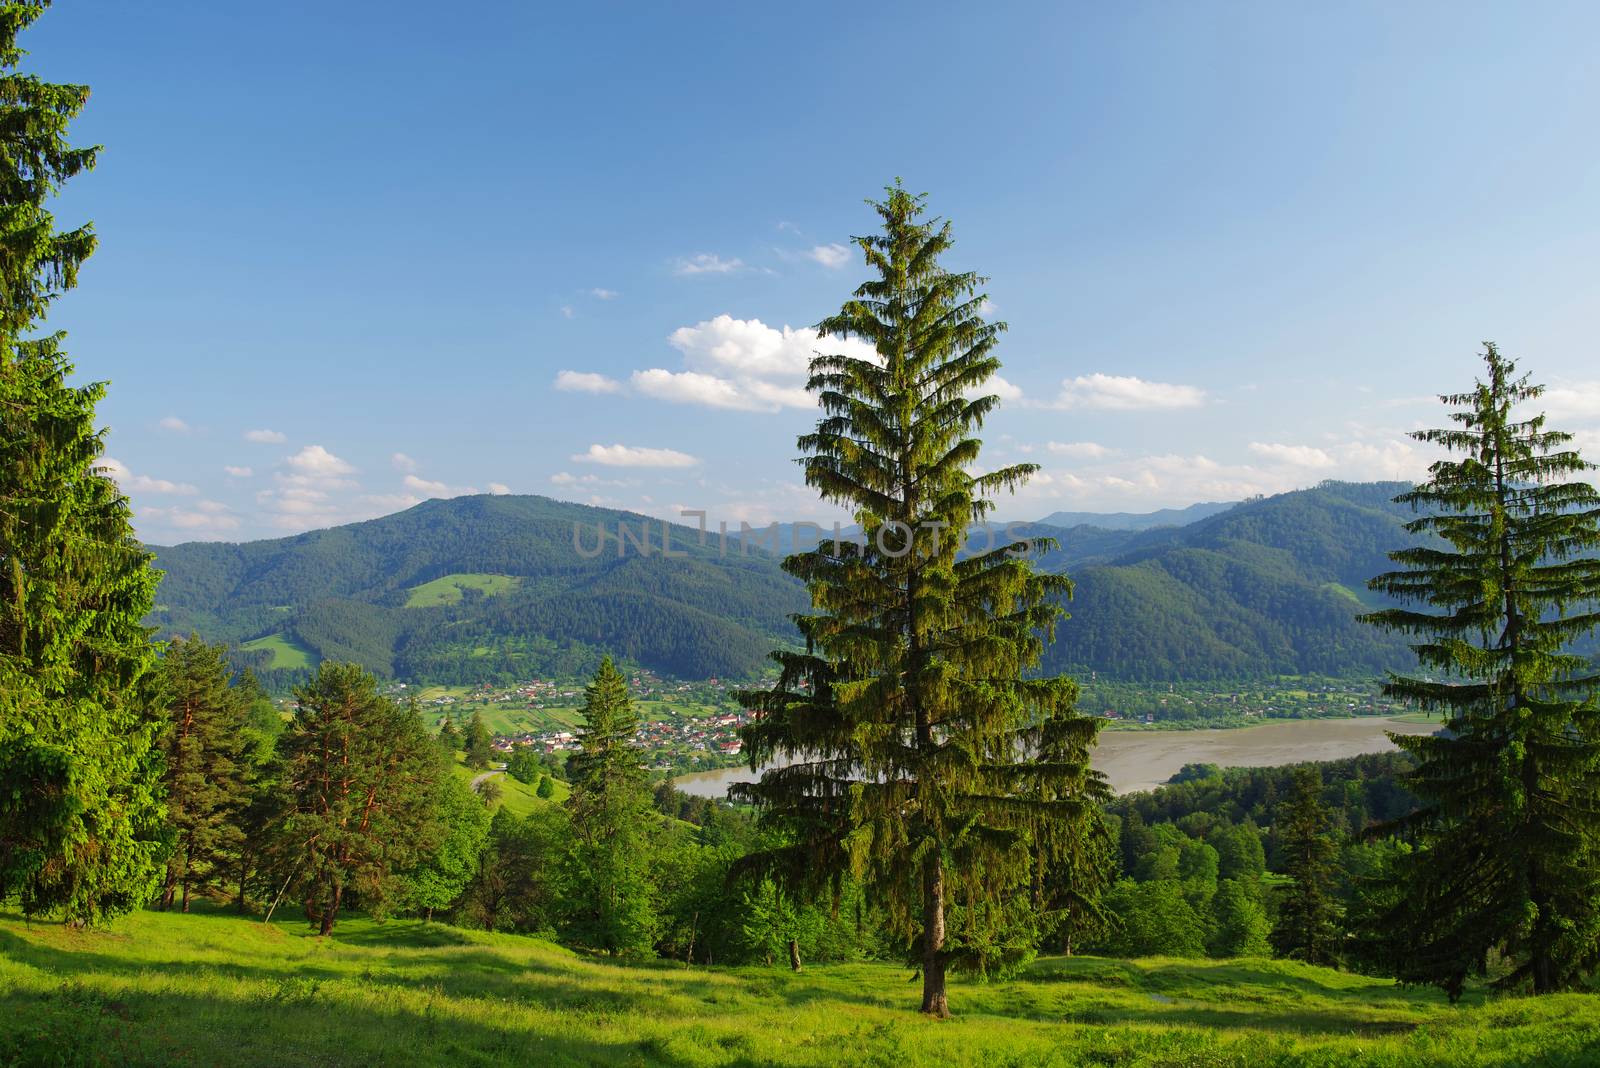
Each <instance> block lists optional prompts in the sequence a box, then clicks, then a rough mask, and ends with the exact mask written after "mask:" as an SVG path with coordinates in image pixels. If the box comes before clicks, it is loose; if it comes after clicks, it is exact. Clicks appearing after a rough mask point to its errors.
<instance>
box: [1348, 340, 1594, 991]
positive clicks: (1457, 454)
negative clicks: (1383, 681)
mask: <svg viewBox="0 0 1600 1068" xmlns="http://www.w3.org/2000/svg"><path fill="white" fill-rule="evenodd" d="M1483 359H1484V366H1485V375H1484V377H1483V378H1482V379H1480V380H1479V381H1478V382H1477V384H1476V386H1475V388H1473V389H1472V390H1471V391H1469V392H1466V393H1459V394H1454V395H1448V396H1444V397H1442V398H1441V400H1443V402H1444V403H1445V404H1446V405H1447V406H1448V407H1450V408H1451V409H1453V410H1452V411H1451V412H1450V419H1451V421H1452V422H1453V423H1454V424H1455V425H1454V426H1451V427H1447V428H1444V429H1434V430H1424V431H1418V432H1417V433H1416V434H1415V435H1414V436H1415V437H1416V438H1417V439H1418V440H1420V441H1424V442H1427V443H1429V444H1433V445H1436V446H1440V447H1442V448H1443V449H1445V450H1446V451H1447V454H1448V455H1447V458H1445V459H1442V460H1440V461H1439V462H1437V463H1435V464H1434V465H1433V466H1432V468H1431V469H1430V477H1429V479H1428V481H1427V482H1425V483H1423V484H1422V485H1419V486H1417V487H1416V488H1415V489H1413V490H1412V491H1410V492H1408V493H1405V494H1402V495H1401V496H1400V497H1399V498H1397V499H1398V500H1400V501H1402V502H1405V503H1408V504H1410V505H1412V506H1413V507H1415V508H1416V509H1418V510H1419V512H1421V513H1422V514H1421V515H1420V516H1419V517H1418V518H1417V519H1415V520H1413V521H1412V522H1411V523H1410V524H1409V527H1408V529H1409V530H1410V531H1411V532H1412V533H1414V534H1417V535H1420V536H1423V537H1425V538H1426V539H1428V540H1427V541H1425V542H1424V544H1422V545H1419V546H1415V547H1412V548H1409V549H1404V550H1401V551H1399V552H1395V553H1391V554H1390V558H1391V559H1392V560H1394V561H1395V562H1396V563H1397V564H1399V565H1401V567H1400V569H1399V570H1396V571H1392V572H1390V573H1388V574H1384V575H1380V576H1378V577H1377V578H1375V579H1373V580H1372V583H1371V585H1372V587H1373V588H1374V589H1376V590H1381V591H1383V592H1384V593H1387V594H1389V595H1390V596H1392V597H1394V598H1396V599H1398V600H1399V601H1401V602H1402V604H1403V605H1405V607H1396V608H1391V609H1387V610H1385V611H1380V612H1376V613H1373V614H1372V615H1370V616H1369V617H1367V618H1368V619H1370V620H1371V621H1372V622H1373V623H1376V624H1378V625H1380V626H1382V627H1386V628H1388V629H1391V630H1397V631H1400V632H1402V633H1405V634H1408V635H1411V636H1413V637H1414V638H1415V639H1416V643H1415V644H1414V645H1413V646H1412V648H1413V649H1415V650H1416V653H1417V658H1418V661H1419V662H1420V666H1421V668H1422V669H1423V671H1424V672H1425V674H1419V675H1410V676H1403V675H1397V676H1394V677H1392V678H1391V680H1390V681H1389V683H1388V685H1387V687H1386V691H1387V692H1388V694H1389V695H1391V696H1393V697H1399V698H1403V699H1405V700H1407V701H1414V702H1416V703H1418V704H1420V705H1421V706H1422V707H1424V708H1427V709H1431V710H1437V711H1441V712H1442V713H1443V715H1444V727H1445V731H1444V732H1443V733H1441V734H1437V735H1433V736H1423V737H1398V736H1392V737H1394V740H1395V744H1397V745H1399V746H1400V747H1401V748H1403V749H1405V750H1406V751H1407V752H1409V753H1411V754H1412V755H1413V756H1415V757H1416V758H1417V761H1418V765H1419V766H1418V767H1417V770H1416V771H1415V773H1414V774H1412V775H1411V776H1410V777H1409V778H1408V780H1407V782H1406V785H1407V786H1408V787H1409V789H1410V790H1411V791H1412V792H1413V793H1415V794H1416V795H1417V796H1418V797H1419V798H1420V799H1421V801H1422V805H1421V808H1420V810H1419V811H1418V812H1417V813H1416V814H1415V815H1414V816H1412V817H1410V818H1408V819H1406V820H1404V821H1402V822H1401V823H1400V824H1398V825H1397V829H1399V830H1403V831H1405V832H1406V833H1408V834H1409V835H1411V836H1413V837H1414V838H1415V844H1416V846H1417V848H1416V851H1415V852H1414V853H1412V854H1410V855H1408V856H1401V857H1398V858H1397V859H1396V863H1395V870H1396V872H1397V876H1398V882H1399V886H1398V889H1399V891H1400V894H1399V897H1398V899H1397V900H1398V903H1397V904H1396V906H1395V907H1393V908H1391V909H1389V910H1388V911H1387V912H1385V913H1384V914H1383V915H1382V916H1381V917H1380V918H1379V920H1378V921H1377V922H1376V924H1375V929H1374V930H1373V931H1372V932H1370V936H1371V937H1373V938H1376V939H1378V940H1380V941H1381V942H1383V943H1384V944H1385V948H1384V951H1383V952H1382V953H1381V954H1380V955H1381V956H1382V957H1383V958H1384V959H1386V960H1388V961H1389V963H1390V965H1391V967H1392V968H1393V970H1394V972H1395V975H1396V976H1397V977H1398V978H1399V979H1401V980H1402V981H1406V982H1415V983H1433V984H1437V985H1439V986H1441V987H1443V988H1444V989H1445V990H1446V991H1448V992H1449V993H1450V995H1451V997H1452V998H1455V997H1458V996H1459V995H1460V993H1461V990H1462V986H1463V984H1464V983H1465V981H1466V978H1467V977H1468V975H1470V974H1473V973H1477V974H1483V973H1484V972H1485V971H1486V965H1487V963H1488V961H1489V959H1490V957H1491V954H1492V953H1498V954H1499V955H1500V956H1501V957H1502V958H1504V959H1507V960H1509V961H1510V962H1511V967H1510V968H1509V969H1508V970H1507V972H1506V974H1504V975H1503V976H1501V977H1500V978H1499V983H1500V984H1501V985H1504V986H1515V985H1521V984H1527V985H1529V986H1531V988H1532V989H1533V990H1534V992H1536V993H1546V992H1549V991H1553V990H1559V989H1563V988H1567V987H1571V986H1573V985H1575V984H1577V983H1578V982H1579V981H1580V980H1582V979H1583V978H1584V977H1585V976H1586V975H1588V974H1589V973H1590V972H1592V970H1593V968H1594V966H1595V962H1596V960H1597V959H1600V852H1597V848H1596V847H1597V844H1600V723H1597V717H1596V712H1597V708H1596V699H1595V693H1596V690H1597V687H1600V677H1597V676H1596V675H1595V674H1594V673H1593V671H1592V668H1591V667H1590V666H1589V665H1588V664H1587V663H1586V662H1585V661H1584V659H1583V658H1582V657H1580V656H1578V655H1575V654H1574V652H1573V651H1572V643H1573V642H1574V641H1575V640H1577V639H1579V638H1582V637H1583V636H1585V635H1587V634H1589V633H1591V632H1592V631H1593V630H1594V629H1595V626H1596V625H1597V623H1600V614H1597V601H1600V559H1596V555H1595V554H1596V549H1597V547H1600V495H1597V494H1596V492H1595V490H1594V489H1593V488H1592V487H1591V486H1590V485H1588V484H1586V483H1583V482H1579V481H1572V480H1571V479H1572V476H1575V475H1579V474H1581V473H1583V472H1587V471H1589V470H1592V469H1593V465H1591V464H1589V463H1587V462H1586V461H1584V460H1583V458H1582V457H1580V456H1579V455H1578V453H1577V452H1576V451H1574V450H1573V449H1572V448H1571V441H1572V437H1571V435H1570V434H1565V433H1561V432H1559V431H1554V430H1550V429H1548V428H1547V426H1546V422H1545V417H1544V415H1543V414H1537V415H1529V414H1525V413H1524V412H1522V411H1521V409H1522V406H1525V405H1529V404H1531V403H1534V402H1537V400H1538V398H1539V396H1540V394H1541V393H1542V392H1543V387H1541V386H1537V385H1533V384H1531V383H1530V381H1529V378H1528V376H1526V375H1523V376H1520V377H1519V376H1518V375H1517V373H1516V365H1515V363H1514V362H1513V361H1511V360H1509V359H1507V358H1506V357H1504V356H1502V355H1500V352H1499V351H1498V349H1496V347H1495V346H1494V345H1493V344H1486V346H1485V351H1484V354H1483Z"/></svg>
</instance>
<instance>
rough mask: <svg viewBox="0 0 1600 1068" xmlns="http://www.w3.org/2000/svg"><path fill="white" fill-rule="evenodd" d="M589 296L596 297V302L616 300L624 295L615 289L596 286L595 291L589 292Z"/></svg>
mask: <svg viewBox="0 0 1600 1068" xmlns="http://www.w3.org/2000/svg"><path fill="white" fill-rule="evenodd" d="M589 295H590V296H591V297H594V298H595V299H596V300H616V299H617V298H618V297H619V296H621V295H622V294H620V293H618V292H617V291H616V290H615V289H605V288H602V287H600V286H595V287H594V288H593V289H591V290H589Z"/></svg>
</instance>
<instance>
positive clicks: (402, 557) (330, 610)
mask: <svg viewBox="0 0 1600 1068" xmlns="http://www.w3.org/2000/svg"><path fill="white" fill-rule="evenodd" d="M619 523H620V524H623V526H624V529H625V531H626V533H627V535H628V536H629V537H630V538H634V539H637V538H638V537H639V536H640V535H641V533H642V532H643V531H645V530H648V531H649V537H650V539H651V542H650V543H651V546H652V550H653V551H652V554H651V555H650V556H649V557H644V556H642V555H641V554H640V553H639V551H638V549H637V547H636V546H635V544H634V543H633V542H630V543H629V546H628V550H627V551H626V552H625V553H622V554H619V553H618V547H617V538H618V529H619V527H618V524H619ZM574 528H576V529H577V532H578V534H579V536H580V544H579V545H578V546H576V547H575V546H574ZM662 529H663V524H662V522H661V521H660V520H658V519H649V518H647V517H645V516H641V515H635V514H632V513H627V512H617V511H612V510H609V509H603V508H591V507H588V506H586V505H579V504H568V503H565V502H562V501H555V500H551V499H549V498H546V497H516V496H476V497H457V498H454V499H452V500H434V501H427V502H425V503H423V504H419V505H417V506H416V507H414V508H410V509H408V510H406V511H404V512H399V513H396V514H394V515H390V516H385V517H383V518H381V519H374V520H371V521H369V522H365V523H353V524H350V525H348V526H341V527H333V528H331V529H328V530H318V531H312V532H309V533H306V534H299V535H296V536H294V537H291V538H277V539H273V540H269V541H254V542H245V543H241V544H225V543H216V542H192V543H188V544H184V545H176V546H171V547H166V548H162V547H156V548H155V549H154V551H155V554H156V566H157V567H159V568H161V569H163V570H164V571H165V572H166V577H165V578H164V579H163V580H162V583H161V588H160V592H159V594H158V595H157V601H158V605H157V611H156V613H155V614H154V615H153V616H152V617H151V619H150V622H151V623H152V624H154V625H155V626H157V627H158V628H159V629H160V631H161V632H162V633H163V634H170V633H178V634H182V633H186V632H188V631H190V630H194V631H197V632H198V633H200V634H201V635H202V636H204V637H207V638H210V639H213V640H226V641H228V642H230V643H232V644H234V645H236V646H238V647H239V655H238V656H237V660H238V661H239V662H240V663H241V664H248V665H249V666H251V667H252V668H254V669H255V670H256V671H257V672H258V673H260V674H261V675H262V677H263V679H264V681H266V682H267V683H268V684H269V685H274V684H276V685H282V684H284V683H286V682H289V681H292V680H293V678H294V677H295V676H296V675H298V674H299V673H302V672H303V671H305V670H306V669H307V668H309V667H310V666H311V665H312V664H314V663H315V661H317V660H319V659H327V658H337V659H341V660H355V661H357V662H359V663H361V664H363V665H365V666H366V667H368V668H369V669H371V670H373V671H375V672H378V673H379V674H382V675H386V676H395V677H401V678H409V679H419V680H420V679H425V680H428V681H431V682H438V683H447V684H470V683H477V682H489V681H496V680H510V679H515V678H527V677H529V676H530V675H533V674H543V675H549V674H558V675H572V674H578V673H582V672H585V671H588V670H591V669H592V668H593V667H594V666H595V664H596V663H598V660H599V657H600V656H601V655H602V653H603V652H611V653H614V654H616V655H618V656H622V657H625V658H627V659H629V660H633V661H635V662H637V663H640V664H644V665H646V666H648V667H651V668H653V669H656V670H658V671H661V672H664V673H666V674H669V675H675V676H678V677H683V678H708V677H712V676H730V677H744V676H748V675H751V674H753V673H755V672H757V671H759V670H760V669H761V667H762V666H763V664H764V663H765V660H766V655H767V653H768V652H769V651H770V650H771V649H772V647H773V645H774V643H776V642H781V641H787V640H790V638H791V635H792V626H791V624H790V623H789V615H790V614H791V613H793V612H796V611H798V610H800V609H801V608H803V607H804V606H805V604H806V598H805V594H804V591H803V590H802V589H801V588H800V587H799V585H798V584H796V583H795V582H794V580H793V579H791V578H789V577H788V576H787V575H785V574H784V573H783V572H782V571H781V570H780V569H779V566H778V562H777V559H776V558H775V557H774V556H772V555H770V554H767V553H765V552H762V551H760V550H759V549H752V550H750V551H749V552H748V555H745V554H742V553H740V552H737V551H730V552H729V553H728V554H727V555H721V554H719V552H718V547H717V543H716V540H715V538H714V537H713V538H712V539H711V540H710V542H709V544H707V545H704V546H702V545H700V544H699V534H698V531H696V530H694V529H693V528H689V527H682V526H673V527H672V539H671V548H672V551H673V553H675V554H682V555H675V556H674V557H672V558H664V557H663V556H662V555H661V553H660V547H661V532H662ZM602 531H603V532H604V534H605V538H604V542H603V544H602V542H601V532H602Z"/></svg>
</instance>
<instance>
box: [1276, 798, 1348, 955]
mask: <svg viewBox="0 0 1600 1068" xmlns="http://www.w3.org/2000/svg"><path fill="white" fill-rule="evenodd" d="M1278 836H1279V853H1280V855H1281V856H1282V857H1283V865H1284V871H1285V873H1286V874H1287V875H1288V876H1289V878H1290V880H1291V883H1290V885H1289V890H1288V893H1287V894H1285V895H1284V898H1283V901H1282V902H1281V903H1280V904H1279V906H1278V919H1277V923H1275V924H1274V925H1273V928H1272V948H1273V951H1274V952H1276V953H1277V955H1278V956H1280V957H1289V958H1291V959H1293V960H1303V961H1305V962H1306V963H1307V964H1320V965H1323V966H1324V967H1329V968H1331V967H1334V966H1335V965H1337V964H1338V963H1339V927H1338V919H1339V911H1338V905H1337V903H1336V902H1335V900H1334V896H1333V858H1334V856H1335V855H1336V854H1337V853H1338V848H1337V846H1336V845H1335V844H1334V841H1333V838H1332V834H1331V827H1330V820H1329V817H1328V809H1327V806H1325V805H1324V804H1323V803H1322V776H1321V774H1320V773H1318V772H1317V770H1316V769H1315V768H1296V769H1295V774H1294V792H1293V793H1292V794H1290V795H1289V800H1288V802H1287V803H1286V805H1285V807H1284V809H1283V815H1282V816H1281V817H1280V819H1279V824H1278Z"/></svg>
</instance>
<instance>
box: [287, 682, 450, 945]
mask: <svg viewBox="0 0 1600 1068" xmlns="http://www.w3.org/2000/svg"><path fill="white" fill-rule="evenodd" d="M377 686H378V684H377V680H376V679H374V678H373V677H372V676H371V675H369V674H367V673H366V672H365V671H363V670H362V669H361V668H360V667H359V666H358V665H356V664H334V663H329V662H324V663H323V664H322V665H321V666H320V667H319V668H318V670H317V674H316V675H315V676H314V677H313V678H312V680H311V681H310V682H309V683H307V684H306V685H305V686H303V687H301V688H300V689H298V690H296V691H295V699H296V700H297V701H298V702H299V709H298V710H297V711H296V713H295V718H294V722H293V724H291V725H290V727H289V730H288V731H287V733H286V734H285V735H284V738H283V741H282V750H283V762H284V781H285V783H286V784H287V787H288V791H289V795H290V804H289V809H290V811H289V814H288V817H287V819H286V821H285V831H284V833H285V835H286V837H287V840H288V842H289V844H290V846H291V848H292V850H293V852H294V853H295V854H296V856H295V857H294V860H293V863H294V864H295V867H294V869H293V870H294V871H296V872H298V875H299V877H298V879H297V880H296V881H297V883H298V886H299V889H300V893H301V900H303V901H304V903H305V910H306V918H307V919H309V920H310V921H311V922H312V923H313V924H314V925H316V926H317V927H318V929H319V931H320V933H321V934H324V935H326V934H328V933H330V932H331V931H332V930H333V925H334V922H335V920H336V919H337V918H338V915H339V910H340V908H341V907H342V906H343V904H344V899H345V894H346V892H347V891H350V890H352V889H354V890H356V891H358V892H359V893H360V895H361V901H362V904H363V905H364V906H366V907H367V908H369V909H378V908H381V907H382V906H383V904H384V903H385V902H386V901H388V900H389V899H390V898H391V897H392V895H393V894H394V892H395V891H396V890H397V889H403V887H397V886H396V881H397V877H398V875H399V873H401V872H404V871H407V870H410V869H411V868H413V867H414V866H415V865H416V863H417V861H418V860H419V859H420V858H422V857H425V856H426V855H427V854H428V851H429V850H431V849H433V848H434V847H435V846H436V845H437V844H438V839H439V837H440V833H441V831H442V830H443V827H442V826H441V821H440V818H439V817H440V813H439V809H438V802H437V798H436V784H437V783H438V780H439V779H440V778H442V777H444V776H446V775H448V774H449V771H448V768H447V766H446V765H445V762H444V755H443V754H442V753H440V751H439V746H438V744H437V743H436V742H435V741H434V739H433V738H432V737H430V736H429V734H428V732H427V730H426V729H425V728H424V727H423V725H422V720H421V718H420V717H418V715H417V714H416V711H415V710H414V709H408V708H402V707H400V706H399V705H396V704H395V703H394V702H393V701H390V700H389V699H388V698H385V697H383V696H381V695H380V694H379V693H378V689H377Z"/></svg>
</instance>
